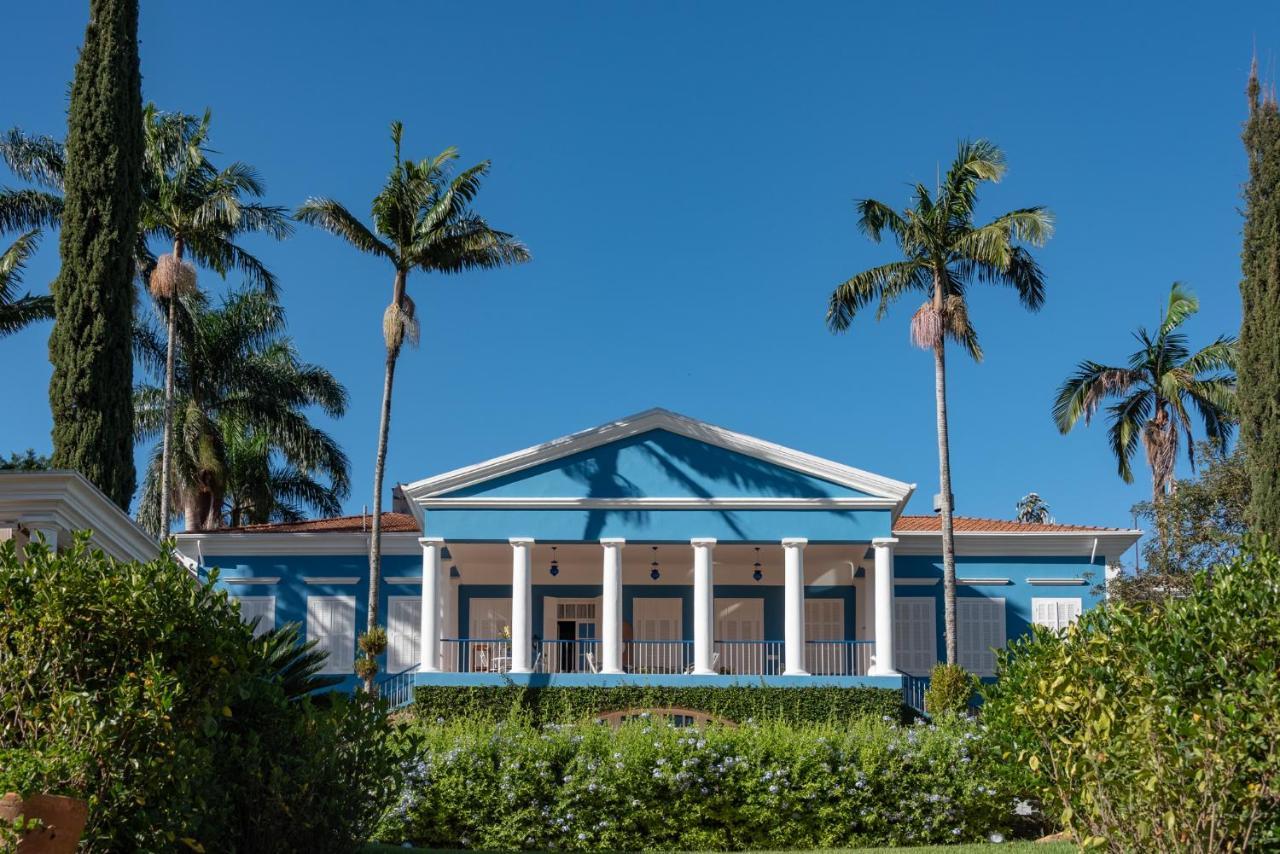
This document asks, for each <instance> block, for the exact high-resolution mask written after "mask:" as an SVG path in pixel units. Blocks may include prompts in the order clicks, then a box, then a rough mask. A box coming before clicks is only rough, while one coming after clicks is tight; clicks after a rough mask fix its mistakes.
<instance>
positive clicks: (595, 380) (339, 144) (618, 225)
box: [0, 0, 1280, 525]
mask: <svg viewBox="0 0 1280 854" xmlns="http://www.w3.org/2000/svg"><path fill="white" fill-rule="evenodd" d="M1048 5H1049V4H1024V5H1022V6H1021V7H1018V8H1014V7H1012V6H1011V4H995V3H992V4H983V3H978V4H974V3H966V4H954V3H933V4H927V5H926V4H899V5H898V6H897V7H895V8H890V4H877V5H875V6H874V7H873V6H871V5H869V4H814V5H805V6H787V7H783V6H782V5H776V4H738V3H732V4H731V3H710V2H708V3H697V4H686V3H648V2H646V3H625V4H624V3H612V4H594V3H578V4H571V3H558V4H516V3H511V4H493V3H484V4H479V3H467V4H461V3H458V4H447V5H445V4H426V3H417V4H406V3H394V4H393V3H365V4H349V3H338V2H313V3H309V4H306V5H305V6H304V5H302V4H297V5H288V4H273V3H261V2H257V3H242V2H220V3H217V4H207V5H204V6H201V7H199V10H198V11H197V9H196V7H193V6H191V5H190V4H180V3H144V4H143V6H144V8H143V10H142V23H141V41H142V72H143V93H144V98H146V99H149V100H153V101H155V102H156V103H157V104H158V105H159V106H160V107H161V108H162V109H168V110H183V111H187V112H199V111H201V110H203V109H204V108H206V107H208V108H210V109H211V110H212V112H213V143H214V147H215V148H216V149H218V150H219V151H220V152H222V154H221V155H220V160H222V161H226V160H230V159H240V160H244V161H247V162H249V163H251V164H253V165H255V166H256V167H258V169H259V170H260V172H261V174H262V176H263V177H264V178H265V180H266V182H267V186H268V191H269V200H270V201H272V202H274V203H277V204H283V205H288V206H290V207H292V206H295V205H297V204H298V203H299V202H301V201H302V200H303V199H305V198H306V197H307V196H309V195H329V196H333V197H336V198H337V199H339V200H342V201H343V202H345V203H346V204H347V205H348V206H349V207H351V208H352V209H353V210H356V211H359V212H361V213H364V212H366V211H367V209H368V202H369V200H370V199H371V197H372V196H373V194H374V193H375V192H376V191H377V189H378V187H379V185H380V183H381V181H382V179H383V178H384V177H385V175H386V172H387V171H388V169H389V167H390V157H391V148H390V142H389V139H388V131H387V126H388V123H389V122H390V121H391V120H392V119H397V118H398V119H400V120H402V121H403V122H404V123H405V127H406V130H405V153H406V155H407V156H410V157H415V158H416V157H421V156H426V155H429V154H434V153H435V152H437V151H439V150H440V149H442V148H444V147H445V146H447V145H455V146H457V147H458V148H459V149H460V151H461V153H462V159H463V161H464V162H465V163H472V162H475V161H478V160H482V159H490V160H492V161H493V171H492V174H491V176H490V178H489V180H488V182H487V184H486V185H485V188H484V190H483V192H482V194H481V196H480V198H479V203H478V206H477V207H478V209H479V210H480V212H481V213H483V214H484V215H486V216H487V217H488V218H489V220H490V221H491V222H492V223H493V224H494V225H496V226H498V227H500V228H504V229H506V230H509V231H512V232H515V233H516V234H518V235H519V236H520V237H521V238H523V239H524V240H525V241H526V242H527V244H528V245H529V247H530V248H531V250H532V252H533V255H534V261H533V263H531V264H528V265H525V266H523V267H519V268H514V269H507V270H503V271H497V272H486V273H476V274H467V275H461V276H455V277H439V276H437V277H427V276H423V275H421V274H417V275H415V276H414V277H413V278H412V279H411V281H410V289H411V292H412V294H413V296H414V298H415V299H416V300H417V303H418V306H419V311H420V314H421V316H422V317H423V318H424V329H423V340H422V346H421V347H420V348H419V349H418V350H414V351H408V352H406V354H405V355H404V357H403V358H402V360H401V364H400V369H399V373H398V375H397V387H396V396H395V404H394V411H393V419H392V424H393V426H392V436H391V452H390V457H389V468H388V472H389V478H388V480H389V483H390V482H391V481H395V480H403V481H408V480H414V479H417V478H419V477H422V476H426V475H428V474H432V473H436V472H440V471H444V470H446V469H449V468H453V467H455V466H460V465H465V464H468V463H472V462H476V461H479V460H482V459H486V458H488V457H490V456H494V455H497V454H500V453H505V452H507V451H511V450H514V449H516V448H520V447H524V446H526V445H530V444H534V443H537V442H540V441H543V440H546V439H550V438H553V437H555V436H559V435H562V434H564V433H568V432H572V431H574V430H577V429H581V428H584V427H588V426H592V425H594V424H597V423H601V422H604V421H607V420H609V419H612V418H616V417H619V416H622V415H625V414H629V413H632V412H635V411H638V410H642V409H645V408H648V407H650V406H665V407H667V408H670V409H674V410H677V411H680V412H683V413H685V414H688V415H691V416H693V417H696V418H701V419H705V420H708V421H711V422H713V423H717V424H721V425H723V426H726V427H730V428H732V429H736V430H740V431H742V432H745V433H749V434H752V435H756V436H760V437H762V438H766V439H769V440H772V441H775V442H779V443H782V444H785V445H790V446H793V447H796V448H799V449H802V450H805V451H808V452H811V453H815V454H819V455H822V456H827V457H830V458H832V459H836V460H840V461H842V462H845V463H848V464H850V465H855V466H859V467H862V468H866V469H870V470H872V471H876V472H879V473H882V474H885V475H887V476H890V477H894V478H898V479H900V480H905V481H911V482H917V483H918V484H919V489H918V491H917V494H916V497H915V499H914V500H913V502H912V504H911V507H910V509H911V510H912V511H916V512H928V511H929V507H930V501H931V496H932V495H933V493H934V492H935V491H936V484H937V458H936V442H935V438H934V412H933V384H932V383H933V379H932V377H933V371H932V360H931V358H930V357H929V355H928V354H926V353H924V352H922V351H918V350H914V349H912V348H911V347H910V346H909V344H908V341H907V331H906V330H907V323H908V320H909V318H910V315H911V313H912V312H913V311H914V309H915V302H914V301H912V302H911V303H904V304H901V305H900V306H899V307H898V308H897V309H896V310H894V311H893V312H892V313H891V314H890V315H889V317H888V318H887V319H886V320H885V321H883V322H881V323H879V324H877V323H875V322H874V320H873V318H872V317H870V316H868V317H866V318H864V319H862V320H860V321H859V322H858V323H857V324H856V325H855V327H854V329H853V331H852V332H851V333H850V334H847V335H844V336H833V335H830V334H829V333H828V332H827V331H826V330H825V328H824V326H823V314H824V310H825V305H826V299H827V296H828V295H829V293H830V291H831V289H832V287H833V286H834V285H835V284H836V283H837V282H839V281H841V280H842V279H843V278H845V277H847V276H848V275H850V274H851V273H853V272H856V271H858V270H860V269H863V268H865V267H868V266H871V265H874V264H877V263H880V262H883V261H885V260H889V259H891V258H892V257H893V249H892V247H891V246H888V245H884V246H876V245H874V244H871V243H870V242H868V241H867V240H866V239H865V238H863V237H861V236H860V235H859V234H858V233H857V231H856V229H855V213H854V208H853V200H854V199H855V198H858V197H863V196H872V197H876V198H880V199H882V200H884V201H887V202H891V203H894V204H895V205H897V206H901V205H902V204H904V203H905V202H906V200H907V194H908V184H909V183H911V182H915V181H924V182H926V183H931V182H932V181H933V179H934V175H935V170H936V169H937V168H938V165H939V163H941V165H942V166H943V168H945V166H946V162H947V161H948V159H949V158H950V156H951V155H952V153H953V151H954V148H955V145H956V141H957V140H958V139H960V138H962V137H978V136H985V137H988V138H990V139H992V140H994V141H996V142H997V143H998V144H999V145H1001V146H1002V147H1003V148H1004V149H1005V151H1006V153H1007V156H1008V160H1009V165H1010V168H1009V173H1008V176H1007V178H1006V180H1005V181H1004V182H1003V183H1002V184H1000V185H998V186H995V187H990V188H988V189H987V190H985V191H984V193H983V196H982V203H981V208H980V214H982V215H984V216H988V217H989V216H991V215H994V214H997V213H1000V212H1002V211H1003V210H1006V209H1008V208H1012V207H1020V206H1024V205H1030V204H1044V205H1047V206H1049V207H1050V208H1051V209H1052V210H1053V211H1054V213H1055V214H1056V216H1057V221H1058V227H1057V235H1056V236H1055V238H1054V239H1053V241H1052V242H1051V243H1050V244H1049V245H1048V246H1047V247H1046V248H1045V249H1043V250H1041V251H1040V252H1039V257H1040V259H1041V262H1042V264H1043V266H1044V269H1045V271H1046V273H1047V277H1048V302H1047V305H1046V307H1045V308H1044V310H1043V311H1042V312H1040V313H1039V314H1036V315H1031V314H1027V313H1026V312H1024V311H1023V309H1022V308H1021V307H1020V306H1019V304H1018V302H1017V300H1016V299H1015V298H1014V296H1013V295H1012V294H1011V293H1010V292H1007V291H1000V290H986V291H980V292H977V293H976V294H975V295H974V297H973V300H972V317H973V319H974V321H975V323H976V325H977V327H978V329H979V332H980V333H981V335H982V338H983V343H984V346H985V348H986V354H987V358H986V361H985V362H984V363H983V364H981V365H975V364H973V363H971V362H969V361H968V360H967V359H965V358H962V357H960V356H959V354H958V353H957V354H955V355H954V356H953V358H952V359H951V360H950V369H951V373H950V383H951V388H950V392H951V393H950V401H951V419H952V420H951V435H952V459H953V465H954V477H955V492H956V500H957V509H958V511H959V512H961V513H964V514H969V515H986V516H1004V517H1007V516H1009V515H1010V514H1011V513H1012V510H1013V506H1014V503H1015V502H1016V500H1017V499H1018V497H1019V496H1021V495H1023V494H1024V493H1025V492H1027V491H1028V490H1032V489H1034V490H1037V491H1039V492H1040V493H1041V494H1042V495H1043V496H1044V497H1045V498H1046V499H1047V500H1048V502H1049V503H1050V505H1051V507H1052V509H1053V512H1054V514H1055V516H1056V517H1057V518H1058V520H1059V521H1070V522H1080V523H1096V524H1105V525H1125V524H1128V522H1129V518H1130V517H1129V507H1130V506H1131V505H1132V504H1133V503H1134V502H1135V501H1138V500H1141V499H1143V498H1144V497H1146V496H1147V495H1149V492H1150V486H1149V483H1150V481H1149V476H1148V473H1147V471H1146V469H1145V465H1144V466H1143V467H1142V468H1141V469H1140V472H1139V476H1138V479H1137V481H1136V482H1135V483H1134V484H1133V485H1125V484H1124V483H1122V482H1121V481H1120V479H1119V478H1118V477H1117V476H1116V474H1115V468H1114V463H1113V462H1112V459H1111V458H1110V456H1109V453H1108V450H1107V447H1106V438H1105V433H1104V429H1103V426H1102V425H1100V424H1095V426H1094V427H1093V428H1091V429H1087V430H1084V429H1081V430H1078V431H1077V432H1076V433H1074V434H1073V435H1070V436H1067V437H1062V436H1059V435H1058V433H1057V430H1056V429H1055V427H1054V426H1053V424H1052V422H1051V419H1050V416H1049V408H1050V403H1051V400H1052V397H1053V393H1054V390H1055V389H1056V387H1057V385H1058V384H1059V383H1060V382H1061V380H1062V379H1063V378H1064V377H1065V376H1066V375H1067V374H1068V373H1069V372H1070V370H1071V369H1072V367H1073V366H1074V365H1075V363H1076V362H1077V361H1079V360H1080V359H1082V358H1086V357H1089V358H1096V359H1099V360H1106V361H1114V360H1118V359H1121V358H1122V357H1124V356H1127V354H1128V353H1129V352H1130V350H1131V349H1133V348H1132V346H1131V345H1132V339H1131V338H1130V332H1131V331H1132V330H1133V329H1134V328H1135V327H1136V326H1137V325H1139V324H1147V325H1154V324H1155V322H1156V317H1157V313H1158V311H1159V309H1160V306H1161V303H1162V300H1163V298H1164V296H1165V295H1166V294H1167V291H1168V287H1169V284H1170V283H1171V282H1172V281H1173V280H1175V279H1180V280H1183V281H1185V282H1187V283H1189V284H1190V285H1191V286H1192V287H1193V288H1194V289H1195V291H1196V292H1197V293H1198V295H1199V296H1200V298H1201V301H1202V311H1201V313H1200V315H1199V316H1197V317H1196V318H1195V319H1194V320H1193V321H1192V322H1191V323H1190V324H1189V330H1190V332H1191V334H1192V336H1193V338H1194V339H1195V340H1196V341H1207V340H1208V339H1209V338H1211V337H1212V336H1214V335H1216V334H1219V333H1234V332H1235V331H1236V329H1237V328H1238V325H1239V311H1240V309H1239V295H1238V290H1237V283H1238V277H1239V249H1240V245H1239V234H1240V216H1239V212H1238V208H1239V194H1240V184H1241V182H1242V180H1243V177H1244V158H1243V155H1242V151H1241V147H1240V144H1239V129H1240V122H1241V121H1242V119H1243V117H1244V114H1245V101H1244V97H1243V94H1242V93H1243V88H1244V84H1245V78H1246V74H1247V71H1248V66H1249V60H1250V56H1251V52H1252V51H1253V46H1254V44H1255V42H1256V44H1257V45H1258V50H1259V53H1260V55H1261V56H1262V57H1263V61H1264V64H1265V63H1267V62H1268V60H1267V57H1269V56H1272V55H1274V54H1275V53H1276V52H1280V6H1277V5H1276V4H1275V3H1273V2H1257V3H1235V4H1215V5H1214V6H1212V7H1211V8H1207V7H1204V6H1200V5H1196V6H1192V5H1187V6H1185V8H1180V9H1179V8H1175V7H1176V6H1177V5H1178V4H1171V3H1133V4H1113V3H1108V4H1097V5H1089V4H1070V5H1071V9H1070V10H1069V11H1068V10H1067V9H1065V8H1053V9H1050V8H1048ZM1052 5H1054V6H1055V7H1057V6H1063V7H1065V6H1066V5H1067V4H1052ZM86 7H87V3H85V2H83V0H78V2H54V0H50V1H49V2H44V3H38V4H37V3H25V4H18V5H14V6H12V7H10V8H8V9H6V10H5V13H4V17H5V19H6V22H7V23H8V24H9V28H10V32H12V33H14V34H15V37H13V38H10V39H8V40H7V51H8V56H7V57H6V65H7V66H8V67H9V68H11V69H21V70H22V71H21V78H20V82H15V79H14V78H13V77H12V76H11V77H10V82H9V84H8V85H6V86H5V87H4V90H5V91H4V96H3V101H2V102H0V125H3V126H6V127H7V126H11V125H18V126H21V127H23V128H24V129H25V130H27V131H29V132H37V133H51V134H56V135H62V134H63V132H64V128H65V109H66V96H67V91H68V87H69V81H70V78H71V74H72V69H73V66H74V62H75V55H76V50H77V48H78V45H79V43H80V40H81V37H82V32H83V25H84V22H85V17H86ZM1272 64H1274V63H1272ZM3 180H4V181H5V182H8V181H9V178H8V176H3ZM251 245H252V246H253V248H254V249H255V250H257V251H258V252H259V254H260V256H261V257H262V258H263V259H264V260H265V261H266V262H267V264H268V265H269V266H270V267H271V268H272V269H273V270H274V271H275V272H276V273H277V275H278V276H279V278H280V281H281V284H282V288H283V302H284V304H285V307H286V309H287V311H288V313H289V320H290V327H291V330H292V334H293V337H294V339H295V341H296V344H297V347H298V349H299V351H300V353H301V354H302V356H303V357H304V358H306V359H308V360H311V361H317V362H321V363H323V364H325V365H326V366H328V367H329V368H330V369H332V370H333V371H334V372H335V373H336V374H337V375H338V377H339V378H340V379H341V380H342V381H343V382H344V383H345V384H346V385H347V387H348V389H349V390H350V392H351V407H350V411H349V413H348V414H347V416H346V417H345V418H343V419H342V420H341V421H339V422H336V423H333V424H331V425H330V426H331V429H332V430H333V432H334V433H335V435H336V436H337V437H338V438H339V440H340V441H341V442H342V444H343V445H344V447H345V448H346V450H347V452H348V454H349V455H350V457H351V461H352V474H353V483H354V488H353V491H352V494H351V496H350V498H349V499H348V500H347V502H346V506H347V509H348V510H349V511H351V512H360V510H361V507H362V506H364V505H366V504H368V503H370V501H371V484H372V471H373V456H374V449H375V440H376V431H377V420H378V405H379V396H380V392H381V379H382V360H383V348H382V343H381V335H380V318H381V314H382V311H383V308H384V306H385V305H386V302H387V300H388V298H389V294H390V285H391V276H390V274H389V271H388V270H387V269H386V268H384V266H383V265H382V263H380V262H379V261H377V260H376V259H373V258H370V257H368V256H361V255H358V254H356V253H355V252H354V251H353V250H351V249H349V248H348V247H347V246H345V245H344V244H342V243H340V242H339V241H338V240H337V239H336V238H333V237H330V236H329V235H326V234H322V233H319V232H315V231H311V230H309V229H306V228H300V229H299V231H298V234H297V235H296V236H295V237H294V238H293V239H291V240H289V241H288V242H286V243H283V244H275V243H271V242H267V241H252V242H251ZM56 256H57V251H56V240H55V239H53V238H52V237H49V238H46V241H45V244H44V246H43V248H42V250H41V253H40V256H39V258H38V259H37V260H36V261H35V263H33V264H32V265H31V267H30V270H29V273H28V278H27V282H28V284H29V285H30V286H31V287H32V288H34V289H36V290H43V289H44V287H45V285H44V283H45V282H47V281H48V280H49V278H51V277H52V275H53V273H54V271H55V269H56V260H57V259H56ZM202 281H203V283H204V284H205V286H206V287H207V288H209V289H210V290H213V291H215V292H219V291H222V290H224V289H225V288H227V287H228V286H231V285H235V284H238V282H237V281H235V280H234V279H232V280H230V281H228V282H221V281H219V280H218V279H216V277H214V276H213V275H211V274H206V275H205V276H204V277H203V279H202ZM47 331H48V327H47V326H43V327H39V328H37V329H33V330H29V331H27V332H25V333H23V334H21V335H19V336H16V337H10V338H7V339H4V340H2V341H0V363H3V364H5V365H6V366H8V368H9V370H7V371H6V385H7V392H8V394H7V395H6V400H7V401H8V403H7V404H6V405H5V408H4V409H3V410H0V452H7V451H9V450H10V449H13V450H19V449H22V448H26V447H28V446H31V447H34V448H36V449H37V450H39V451H47V450H48V449H49V447H50V438H49V428H50V418H49V414H48V408H47V405H46V389H47V383H48V377H49V370H50V369H49V366H48V362H47V351H46V347H45V337H46V334H47Z"/></svg>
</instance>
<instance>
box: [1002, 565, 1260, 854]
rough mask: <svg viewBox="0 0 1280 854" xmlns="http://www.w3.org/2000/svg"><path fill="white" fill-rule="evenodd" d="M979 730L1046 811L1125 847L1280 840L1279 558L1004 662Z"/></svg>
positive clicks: (1111, 615)
mask: <svg viewBox="0 0 1280 854" xmlns="http://www.w3.org/2000/svg"><path fill="white" fill-rule="evenodd" d="M982 717H983V721H984V722H985V723H986V725H987V726H988V727H989V730H990V734H991V737H992V738H993V739H994V740H995V743H996V744H997V745H998V746H999V747H1000V749H1001V750H1002V752H1003V754H1004V755H1005V756H1007V757H1008V758H1009V759H1010V760H1011V761H1013V760H1016V762H1018V763H1021V767H1022V768H1024V769H1026V770H1027V771H1028V772H1029V776H1030V780H1031V782H1032V783H1033V785H1034V786H1035V787H1036V789H1037V791H1038V794H1039V795H1040V796H1041V797H1042V798H1043V800H1044V802H1045V803H1046V804H1052V805H1053V808H1054V809H1055V811H1056V812H1058V813H1060V815H1061V820H1062V823H1063V824H1064V825H1066V826H1067V827H1068V828H1070V829H1071V830H1073V831H1074V832H1075V833H1076V834H1077V835H1078V836H1079V837H1081V838H1082V839H1085V840H1087V841H1090V842H1093V843H1098V844H1102V843H1105V844H1107V845H1109V846H1110V847H1111V848H1112V849H1113V850H1147V851H1155V850H1160V851H1173V850H1177V851H1220V850H1240V849H1244V848H1247V847H1249V846H1250V845H1253V846H1256V847H1257V848H1259V849H1268V850H1269V849H1270V848H1272V847H1275V846H1280V557H1277V556H1276V554H1275V553H1273V552H1269V551H1265V550H1253V551H1252V552H1250V553H1248V556H1246V557H1241V558H1237V559H1236V560H1235V561H1233V562H1232V563H1230V564H1228V565H1226V566H1223V567H1220V568H1218V570H1217V571H1216V572H1215V573H1214V575H1213V577H1212V581H1210V578H1209V576H1207V575H1201V576H1198V577H1197V578H1195V579H1194V580H1193V583H1192V585H1191V590H1190V593H1189V594H1188V595H1187V596H1186V597H1185V598H1182V599H1174V600H1170V601H1168V602H1166V603H1164V604H1163V606H1162V607H1159V608H1150V607H1141V606H1131V605H1125V604H1121V603H1112V604H1109V605H1107V606H1104V607H1102V608H1097V609H1094V610H1093V611H1090V612H1089V613H1087V614H1085V615H1084V616H1083V617H1082V618H1081V619H1080V620H1079V621H1077V623H1076V624H1075V625H1074V626H1072V627H1071V628H1070V629H1069V630H1067V632H1066V633H1065V634H1064V635H1062V636H1059V635H1057V634H1054V633H1050V632H1047V631H1044V630H1038V631H1037V632H1036V633H1035V634H1034V635H1033V636H1032V637H1029V638H1026V639H1023V640H1018V641H1014V642H1013V643H1011V644H1010V646H1009V649H1008V650H1007V651H1006V652H1005V653H1004V654H1003V655H1002V656H1001V660H1000V664H999V679H998V680H997V681H996V682H995V684H993V685H991V686H988V687H987V688H986V702H985V704H984V706H983V713H982Z"/></svg>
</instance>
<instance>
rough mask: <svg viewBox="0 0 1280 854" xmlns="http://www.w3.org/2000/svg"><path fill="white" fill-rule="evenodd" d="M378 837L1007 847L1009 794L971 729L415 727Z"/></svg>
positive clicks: (964, 724) (436, 844) (871, 723)
mask: <svg viewBox="0 0 1280 854" xmlns="http://www.w3.org/2000/svg"><path fill="white" fill-rule="evenodd" d="M418 730H419V732H418V735H419V736H420V737H421V739H422V741H421V742H420V743H419V746H418V748H417V752H416V753H415V754H414V755H413V756H411V757H409V761H408V766H409V767H408V769H407V777H408V782H407V785H406V788H405V791H404V793H403V796H402V798H401V801H400V803H399V805H398V806H397V807H396V808H395V809H393V810H392V811H391V813H390V814H389V815H388V816H387V817H386V818H385V819H384V820H383V824H382V826H381V827H380V828H379V832H378V838H379V839H382V840H385V841H388V842H392V843H400V842H403V841H411V842H413V843H414V844H416V845H420V846H425V847H429V848H455V847H469V848H479V849H488V850H518V849H541V850H554V849H569V850H586V849H596V850H599V849H608V850H615V851H635V850H642V849H665V850H707V849H717V850H742V849H750V848H815V847H845V846H855V845H873V844H874V845H890V844H902V843H926V842H952V841H955V842H959V841H975V840H976V841H985V840H988V839H991V838H997V839H999V838H1000V837H1003V836H1007V835H1009V833H1010V828H1011V826H1012V823H1013V822H1014V821H1015V820H1016V816H1015V815H1014V805H1015V802H1016V798H1015V793H1014V792H1012V791H1010V790H1008V789H1007V788H1006V787H1005V785H1004V784H1003V783H1001V782H1000V777H999V775H997V774H995V773H994V769H992V768H991V767H990V762H989V759H988V757H987V755H986V753H985V751H984V750H983V749H982V747H981V744H982V742H981V740H980V738H979V731H978V729H977V728H976V726H975V725H974V724H972V723H970V722H968V721H964V720H959V719H952V720H947V721H944V722H942V723H940V724H937V725H924V724H920V725H916V726H910V727H899V726H897V725H896V724H895V723H893V722H886V721H880V720H871V719H863V720H858V721H854V722H852V723H851V724H849V725H847V726H837V725H804V726H797V727H792V726H788V725H785V724H782V723H777V722H771V723H765V724H751V723H748V724H745V725H743V726H739V727H725V726H717V725H710V726H706V727H698V728H695V727H675V726H672V725H670V724H669V723H667V722H665V721H662V720H659V719H656V718H655V719H639V720H632V721H628V722H627V723H625V724H623V725H622V726H620V727H619V728H617V729H614V728H611V727H609V726H608V725H605V724H598V723H578V724H571V725H567V726H558V725H554V724H548V725H544V726H543V727H541V728H539V727H537V726H534V725H533V724H531V723H530V722H529V721H528V720H527V719H524V720H521V719H515V720H509V721H505V722H501V723H492V722H480V721H470V722H468V721H456V722H453V723H445V724H439V725H425V724H420V725H419V726H418Z"/></svg>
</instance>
